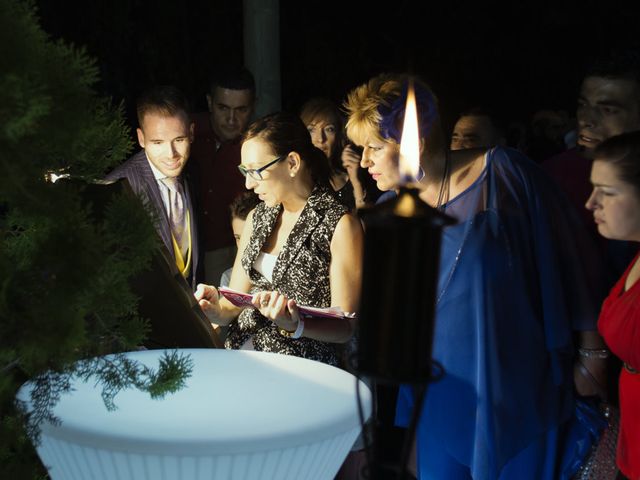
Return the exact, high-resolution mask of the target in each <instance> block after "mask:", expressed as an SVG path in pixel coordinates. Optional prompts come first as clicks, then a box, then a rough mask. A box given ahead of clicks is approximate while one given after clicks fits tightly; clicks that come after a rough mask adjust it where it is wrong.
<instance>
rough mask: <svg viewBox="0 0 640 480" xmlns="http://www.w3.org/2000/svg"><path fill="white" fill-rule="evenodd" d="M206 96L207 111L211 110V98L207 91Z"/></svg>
mask: <svg viewBox="0 0 640 480" xmlns="http://www.w3.org/2000/svg"><path fill="white" fill-rule="evenodd" d="M206 97H207V107H208V108H209V112H213V98H212V97H211V95H210V94H209V93H207V95H206Z"/></svg>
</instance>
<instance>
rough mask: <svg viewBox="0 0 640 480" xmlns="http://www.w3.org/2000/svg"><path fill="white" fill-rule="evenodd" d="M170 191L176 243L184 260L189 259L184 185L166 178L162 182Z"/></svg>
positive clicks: (170, 209) (174, 178) (176, 180)
mask: <svg viewBox="0 0 640 480" xmlns="http://www.w3.org/2000/svg"><path fill="white" fill-rule="evenodd" d="M161 181H162V183H164V184H165V185H166V186H167V188H168V189H169V212H168V213H169V221H170V222H171V231H172V232H173V237H174V238H175V239H176V243H177V244H178V245H179V246H180V252H181V253H182V257H183V258H187V251H188V249H189V239H188V235H187V231H186V227H187V222H186V218H185V202H184V192H183V190H182V183H181V182H180V180H179V179H178V178H176V177H165V178H163V179H162V180H161Z"/></svg>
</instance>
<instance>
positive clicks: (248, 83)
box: [209, 65, 256, 97]
mask: <svg viewBox="0 0 640 480" xmlns="http://www.w3.org/2000/svg"><path fill="white" fill-rule="evenodd" d="M216 87H220V88H227V89H229V90H250V91H251V93H252V94H253V96H254V97H255V93H256V82H255V79H254V78H253V74H252V73H251V72H250V71H249V70H248V69H247V68H245V67H243V66H241V65H222V66H220V67H218V68H216V69H215V70H214V72H213V75H212V76H211V80H210V82H209V92H210V93H211V94H213V93H214V91H215V89H216Z"/></svg>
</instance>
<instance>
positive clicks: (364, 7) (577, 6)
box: [35, 0, 640, 128]
mask: <svg viewBox="0 0 640 480" xmlns="http://www.w3.org/2000/svg"><path fill="white" fill-rule="evenodd" d="M35 4H36V6H37V7H38V10H39V16H40V19H41V23H42V26H43V27H44V29H45V30H46V31H47V32H48V33H49V34H50V35H51V36H52V37H53V38H62V39H64V40H66V41H68V42H72V43H74V44H76V45H83V46H85V47H86V49H87V51H88V52H89V53H90V54H91V55H92V56H94V57H95V58H96V59H97V62H98V66H99V68H100V71H101V78H102V80H101V83H100V84H99V85H98V86H97V88H98V90H99V91H100V93H103V94H106V95H109V96H111V97H113V98H114V100H115V101H124V102H125V106H126V111H127V114H128V117H129V121H130V123H131V124H132V126H135V119H134V118H133V111H134V110H133V106H134V101H135V97H136V95H137V94H138V93H139V92H140V90H141V89H143V88H145V87H146V86H148V85H151V84H156V83H173V84H176V85H177V86H179V87H180V88H182V89H183V90H184V91H185V93H187V94H188V96H189V97H190V98H191V100H192V102H193V103H194V106H195V109H196V110H205V109H206V105H205V103H204V93H205V91H206V89H207V79H208V77H209V74H210V72H211V71H212V69H213V68H214V67H215V65H216V63H219V62H241V61H242V1H241V0H209V1H182V2H179V1H170V0H156V1H153V2H151V1H143V0H129V1H127V0H108V1H107V0H96V1H84V2H79V1H65V2H61V1H57V0H36V2H35ZM633 4H634V2H628V3H627V2H624V3H617V2H610V1H608V2H604V1H589V0H588V1H582V2H562V1H561V2H555V3H550V2H549V3H547V2H542V1H537V2H534V1H530V0H526V1H521V2H518V1H515V0H514V1H511V2H490V1H476V2H466V1H457V2H456V1H452V0H448V1H422V2H412V1H406V0H394V1H391V2H389V1H388V2H386V3H385V5H383V7H382V8H376V9H374V7H373V6H372V2H348V1H346V0H345V1H335V0H325V1H320V2H315V1H301V0H297V1H296V0H281V3H280V22H281V24H280V29H281V75H282V101H283V109H285V110H291V111H297V109H298V108H299V107H300V105H301V104H302V103H303V102H304V101H305V100H306V99H307V98H309V97H311V96H317V95H325V96H329V97H332V98H333V99H334V100H336V101H342V99H343V98H344V95H345V94H346V92H347V91H348V90H349V89H351V88H353V87H354V86H356V85H358V84H360V83H362V82H364V81H366V80H367V79H368V78H369V77H371V76H373V75H375V74H377V73H380V72H383V71H413V72H415V73H417V74H420V75H421V76H422V77H423V78H424V79H425V80H427V81H428V82H429V83H430V84H431V85H432V86H433V87H434V90H435V91H436V93H437V94H438V96H439V97H440V101H441V104H442V110H443V117H444V120H445V126H446V127H447V128H450V126H451V123H452V121H453V120H454V119H455V115H456V114H457V113H458V112H459V111H460V110H461V109H464V108H467V107H469V106H473V105H476V104H481V105H484V106H487V107H489V108H490V109H492V110H493V111H495V112H496V113H497V114H498V115H499V116H500V117H501V118H502V120H503V121H505V120H521V121H527V120H528V119H529V117H530V116H531V114H532V113H533V112H534V111H536V110H538V109H541V108H551V109H565V110H567V111H568V112H569V113H570V114H571V115H573V111H574V109H575V98H576V92H577V89H578V86H579V83H580V80H581V78H582V71H583V69H584V67H585V65H586V64H587V63H588V61H589V59H590V58H591V57H592V56H593V55H595V54H598V53H600V52H602V51H606V50H608V49H609V48H611V47H614V46H620V45H627V44H635V45H638V42H637V41H636V40H635V37H637V36H638V33H637V32H638V30H640V28H638V26H637V23H638V22H637V20H636V16H635V15H634V14H635V10H637V8H634V6H633Z"/></svg>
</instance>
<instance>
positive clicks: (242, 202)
mask: <svg viewBox="0 0 640 480" xmlns="http://www.w3.org/2000/svg"><path fill="white" fill-rule="evenodd" d="M259 203H260V198H259V197H258V195H256V194H255V192H254V191H253V190H248V191H246V192H242V193H241V194H240V195H238V196H237V197H236V198H234V199H233V202H231V205H229V210H231V218H232V219H233V218H239V219H240V220H246V219H247V215H249V212H250V211H251V210H253V209H254V208H255V207H256V205H258V204H259Z"/></svg>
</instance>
